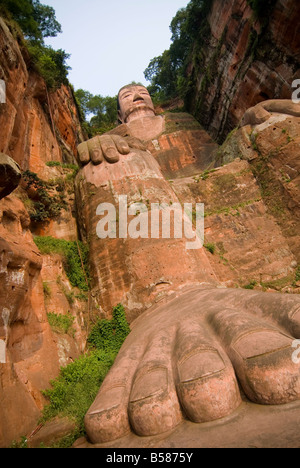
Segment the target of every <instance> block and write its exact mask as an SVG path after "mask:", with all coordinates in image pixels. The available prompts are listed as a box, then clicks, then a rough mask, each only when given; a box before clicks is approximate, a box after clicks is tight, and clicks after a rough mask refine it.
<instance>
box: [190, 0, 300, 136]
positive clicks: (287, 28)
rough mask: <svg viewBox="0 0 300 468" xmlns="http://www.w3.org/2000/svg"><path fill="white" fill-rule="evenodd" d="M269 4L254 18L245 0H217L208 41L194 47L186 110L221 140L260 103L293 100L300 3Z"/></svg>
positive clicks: (299, 65) (280, 1)
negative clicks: (250, 109)
mask: <svg viewBox="0 0 300 468" xmlns="http://www.w3.org/2000/svg"><path fill="white" fill-rule="evenodd" d="M267 8H269V11H265V13H264V17H263V18H258V19H255V16H254V12H253V10H252V9H251V7H250V6H249V3H248V2H247V0H242V1H241V0H225V1H223V0H214V1H213V2H212V9H211V12H210V14H209V17H208V29H209V31H210V33H209V34H206V37H207V38H208V39H207V40H206V43H205V45H204V46H202V47H201V50H199V48H197V47H195V50H194V53H193V55H194V57H193V58H194V60H193V64H191V66H190V69H189V78H190V80H191V82H192V83H193V86H192V91H191V93H190V95H189V99H188V109H189V111H190V112H191V113H192V114H193V115H195V117H196V118H197V120H198V121H199V122H200V123H201V124H202V125H203V126H204V128H205V129H207V130H208V131H209V133H210V135H211V136H212V137H213V138H214V139H217V140H218V141H219V142H223V141H224V139H225V137H226V136H227V134H228V133H229V132H230V131H231V130H232V129H233V128H234V127H236V126H237V124H238V122H239V121H240V119H241V118H242V116H243V114H244V113H245V111H246V110H247V109H248V108H250V107H252V106H254V105H255V104H257V103H258V102H261V101H265V100H266V99H272V98H275V99H291V95H292V92H293V90H292V82H293V80H295V79H296V78H299V76H300V75H299V68H300V63H299V61H300V56H299V50H300V42H299V41H300V39H299V38H300V35H299V24H298V23H299V22H298V19H299V16H300V4H299V2H295V1H294V0H278V1H277V2H276V3H275V6H274V8H272V9H271V8H270V7H266V9H267ZM199 57H201V60H200V64H199V60H197V58H199ZM203 57H204V59H203ZM197 63H198V65H197Z"/></svg>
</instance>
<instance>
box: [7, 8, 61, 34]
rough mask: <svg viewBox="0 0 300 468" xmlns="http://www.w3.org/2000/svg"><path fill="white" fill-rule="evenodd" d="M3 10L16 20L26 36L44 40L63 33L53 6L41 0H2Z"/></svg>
mask: <svg viewBox="0 0 300 468" xmlns="http://www.w3.org/2000/svg"><path fill="white" fill-rule="evenodd" d="M1 12H2V14H6V16H8V17H10V18H12V19H13V20H14V21H16V22H17V23H18V24H19V26H20V28H21V29H22V31H23V33H24V35H25V37H26V38H27V39H30V40H35V41H43V39H44V38H45V37H55V36H57V34H58V33H61V31H62V29H61V25H60V24H59V22H58V21H57V19H56V17H55V10H54V8H52V7H51V6H48V5H43V4H41V3H40V1H39V0H2V1H1Z"/></svg>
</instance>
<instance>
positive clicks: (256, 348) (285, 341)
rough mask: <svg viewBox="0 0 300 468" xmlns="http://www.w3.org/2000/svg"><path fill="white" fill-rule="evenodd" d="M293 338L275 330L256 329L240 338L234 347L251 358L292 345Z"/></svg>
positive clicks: (244, 356) (246, 357)
mask: <svg viewBox="0 0 300 468" xmlns="http://www.w3.org/2000/svg"><path fill="white" fill-rule="evenodd" d="M291 343H292V339H291V338H289V337H288V336H286V335H283V334H282V333H280V332H277V331H273V330H263V331H254V332H252V333H249V334H247V335H244V336H242V337H241V338H239V339H238V340H237V341H236V342H235V343H234V344H233V345H232V348H233V349H234V350H235V351H236V352H237V353H238V354H239V355H240V356H241V357H242V358H243V359H251V358H256V357H258V356H262V355H265V354H271V353H274V352H276V351H280V350H283V349H286V348H289V347H291Z"/></svg>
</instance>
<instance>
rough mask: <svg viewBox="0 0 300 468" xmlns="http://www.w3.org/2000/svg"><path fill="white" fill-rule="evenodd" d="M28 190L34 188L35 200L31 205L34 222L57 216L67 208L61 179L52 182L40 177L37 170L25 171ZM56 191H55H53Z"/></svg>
mask: <svg viewBox="0 0 300 468" xmlns="http://www.w3.org/2000/svg"><path fill="white" fill-rule="evenodd" d="M23 180H24V181H25V182H26V190H27V191H29V189H34V193H35V195H34V200H33V201H32V204H31V206H30V207H29V215H30V218H31V220H32V221H34V222H43V221H46V220H47V219H52V218H56V217H57V216H59V215H60V213H61V211H62V210H63V209H66V208H67V203H66V199H65V194H64V187H63V185H62V183H61V181H58V182H57V184H54V186H53V184H50V183H49V182H45V181H44V180H42V179H40V178H39V177H38V175H37V174H36V173H35V172H31V171H28V170H27V171H25V172H23ZM53 192H54V193H53Z"/></svg>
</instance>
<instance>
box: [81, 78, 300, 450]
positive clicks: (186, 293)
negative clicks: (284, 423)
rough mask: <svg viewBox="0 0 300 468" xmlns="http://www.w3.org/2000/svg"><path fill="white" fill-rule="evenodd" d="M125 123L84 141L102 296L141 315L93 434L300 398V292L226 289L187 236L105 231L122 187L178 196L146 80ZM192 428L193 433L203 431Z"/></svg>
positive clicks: (159, 430) (89, 222)
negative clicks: (101, 207) (103, 206)
mask: <svg viewBox="0 0 300 468" xmlns="http://www.w3.org/2000/svg"><path fill="white" fill-rule="evenodd" d="M263 108H265V107H264V106H263ZM255 113H256V111H255V110H251V111H250V112H248V116H251V115H252V114H255ZM119 118H120V122H122V124H121V125H120V127H118V128H117V129H116V130H115V132H113V133H110V134H106V135H103V136H100V137H95V138H93V139H92V140H90V141H88V142H85V143H82V144H81V145H80V146H79V148H78V151H79V155H80V160H81V162H82V163H83V164H84V165H85V166H84V168H83V169H82V171H81V173H80V174H79V176H78V179H77V197H80V203H79V204H80V205H81V208H80V222H81V230H82V234H83V235H84V236H88V235H90V238H91V251H92V259H91V262H92V268H93V270H94V273H95V275H96V276H97V275H98V276H97V281H96V283H97V284H94V292H95V294H96V291H97V290H101V298H102V304H103V311H104V312H105V311H108V310H109V308H110V307H111V306H112V305H115V303H116V302H118V301H122V302H123V303H124V302H125V303H126V306H127V308H128V309H130V310H131V311H132V310H133V311H134V313H133V315H132V316H130V319H131V320H133V319H135V320H134V321H133V323H132V332H131V334H130V335H129V337H128V338H127V340H126V341H125V343H124V345H123V347H122V349H121V351H120V353H119V355H118V357H117V359H116V361H115V363H114V365H113V367H112V369H111V371H110V372H109V374H108V376H107V377H106V379H105V381H104V383H103V385H102V387H101V389H100V391H99V394H98V396H97V398H96V400H95V402H94V403H93V405H92V406H91V408H90V409H89V411H88V413H87V415H86V418H85V424H86V429H87V434H88V438H89V441H90V442H91V443H93V444H104V445H105V444H110V443H112V441H114V440H116V439H119V438H121V437H125V436H127V435H128V434H133V433H135V434H136V435H138V436H142V437H146V436H157V435H159V434H163V433H168V432H169V431H172V430H174V429H175V428H176V427H178V426H180V424H183V423H184V421H186V420H189V421H191V422H193V423H197V424H200V425H201V423H207V422H212V421H217V420H219V419H220V418H224V417H227V416H229V415H231V414H233V413H234V412H235V411H236V410H237V408H239V407H240V405H241V404H242V401H244V400H245V395H246V398H247V399H248V401H250V402H254V403H258V404H260V405H265V406H269V405H283V404H288V403H291V402H295V401H297V400H299V399H300V368H299V364H297V363H295V362H294V361H293V359H292V355H293V353H294V351H295V349H294V347H293V344H294V340H295V339H297V338H300V298H299V297H296V296H292V295H280V294H277V293H274V294H267V293H262V292H258V291H246V290H240V289H225V288H224V287H222V286H221V285H220V284H219V283H218V280H217V278H216V276H215V274H214V271H213V269H212V267H211V265H210V262H209V260H208V258H207V256H206V254H205V252H204V249H201V250H200V251H195V252H188V251H187V250H186V249H185V248H184V243H182V240H179V239H174V240H169V239H168V240H167V242H166V240H165V239H156V240H155V242H154V240H152V239H148V240H143V239H136V240H133V239H127V240H124V239H106V240H104V241H101V240H99V239H95V236H93V234H92V233H93V230H94V229H95V226H96V221H97V220H96V219H95V213H96V207H97V204H99V203H100V202H102V201H109V202H113V201H114V200H116V197H117V195H121V194H128V195H130V196H131V199H132V200H134V199H135V197H136V195H138V194H140V195H141V193H142V194H143V195H145V196H146V197H147V198H148V199H149V201H150V202H151V201H155V197H160V198H162V199H166V200H167V201H168V202H169V201H170V200H171V201H172V202H174V201H176V195H175V194H174V192H173V191H172V188H171V187H170V184H169V183H168V181H166V179H165V178H164V176H163V174H162V172H161V171H160V168H159V166H158V164H157V162H156V161H155V158H154V157H153V156H152V155H151V154H150V153H149V151H147V150H146V146H147V144H148V143H149V140H151V139H153V138H155V137H157V136H158V135H159V134H160V133H161V132H162V131H163V130H164V125H165V122H164V118H163V117H160V116H155V115H154V109H153V105H152V103H151V98H150V96H149V94H148V92H147V90H146V89H145V88H144V87H142V86H126V87H124V88H122V90H121V91H120V93H119ZM250 120H251V119H250ZM248 121H249V119H248V117H247V116H246V118H245V122H244V123H249V122H248ZM252 123H253V122H252ZM140 140H143V141H140ZM91 190H92V191H93V197H90V196H89V198H88V195H89V193H90V192H91ZM138 196H139V195H138ZM78 199H79V198H78ZM86 201H89V203H86ZM95 294H94V295H95ZM158 300H161V302H160V304H157V302H158ZM297 408H299V407H297ZM272 414H275V411H274V410H273V413H272ZM270 417H271V422H270V424H271V425H272V415H271V416H270ZM228 424H229V423H228ZM187 429H188V434H189V435H190V436H192V434H193V430H194V429H191V427H188V428H187ZM216 431H218V424H217V423H216ZM166 437H167V436H166Z"/></svg>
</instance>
